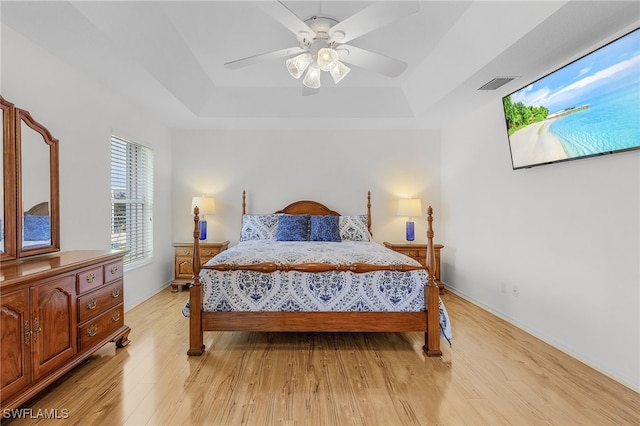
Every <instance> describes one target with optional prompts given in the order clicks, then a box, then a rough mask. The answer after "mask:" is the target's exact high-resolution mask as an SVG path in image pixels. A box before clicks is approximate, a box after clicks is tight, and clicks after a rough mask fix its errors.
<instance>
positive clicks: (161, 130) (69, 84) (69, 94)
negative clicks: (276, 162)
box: [1, 26, 173, 309]
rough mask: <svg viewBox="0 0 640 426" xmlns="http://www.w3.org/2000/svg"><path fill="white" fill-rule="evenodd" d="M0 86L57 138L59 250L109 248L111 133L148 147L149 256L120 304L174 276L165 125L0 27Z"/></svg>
mask: <svg viewBox="0 0 640 426" xmlns="http://www.w3.org/2000/svg"><path fill="white" fill-rule="evenodd" d="M1 93H2V95H3V96H4V97H5V99H7V100H8V101H10V102H13V103H14V104H15V105H16V106H18V107H20V108H23V109H26V110H28V111H29V112H30V113H31V114H32V116H33V117H34V118H35V119H36V120H38V121H39V122H40V123H42V124H43V125H44V126H45V127H47V128H48V129H49V130H50V131H51V133H52V134H53V136H54V137H55V138H57V139H59V141H60V142H59V144H60V145H59V151H60V206H61V208H60V210H61V212H60V216H61V219H60V226H61V235H60V239H61V249H62V250H77V249H104V250H108V249H110V220H111V219H110V218H111V195H110V188H111V169H110V158H111V157H110V155H111V154H110V152H111V151H110V146H111V145H110V137H111V134H112V131H116V132H117V133H118V134H119V135H120V136H124V137H128V138H131V139H132V140H135V141H137V142H140V143H143V144H147V145H149V146H151V147H152V148H153V150H154V162H155V180H154V185H155V189H156V190H155V199H154V203H155V204H154V210H155V211H154V222H155V227H154V230H155V233H154V234H155V235H154V262H153V263H152V264H150V265H147V266H144V267H141V268H137V269H134V270H130V271H127V272H126V273H125V309H129V308H131V307H132V306H134V305H136V304H138V303H140V302H142V301H143V300H145V299H146V298H148V297H149V296H151V295H152V294H154V293H155V292H157V291H158V290H159V289H160V288H161V287H162V286H163V285H165V284H166V283H167V282H168V281H169V280H170V279H171V278H172V277H173V251H172V247H171V236H170V233H169V232H164V231H166V230H168V229H171V209H170V207H169V206H170V204H171V192H170V190H169V188H170V187H171V183H170V182H171V157H170V142H171V139H170V132H169V130H168V129H167V128H166V127H165V126H164V125H163V124H162V123H161V122H159V121H156V120H154V119H152V118H150V117H148V116H147V115H146V114H145V113H143V112H141V111H140V110H139V109H137V108H136V107H135V106H133V105H130V104H128V103H127V102H126V101H124V100H123V99H122V98H121V97H118V96H116V95H114V94H113V93H112V92H110V91H108V90H106V89H105V88H104V87H103V86H101V85H99V84H97V83H96V82H94V81H92V80H89V79H87V78H86V77H85V76H84V75H83V74H82V73H81V72H79V71H77V70H74V69H72V68H70V67H68V66H67V65H66V64H64V63H62V62H60V61H59V60H58V59H56V58H55V57H53V56H51V55H50V54H48V53H47V52H46V51H44V50H42V49H41V48H40V47H38V46H36V45H34V44H33V43H32V42H31V41H29V40H27V39H25V38H24V37H22V36H21V35H19V34H18V33H16V32H15V31H13V30H12V29H10V28H8V27H7V26H2V87H1Z"/></svg>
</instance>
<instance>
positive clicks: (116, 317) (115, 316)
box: [111, 311, 120, 322]
mask: <svg viewBox="0 0 640 426" xmlns="http://www.w3.org/2000/svg"><path fill="white" fill-rule="evenodd" d="M119 319H120V311H115V312H114V313H113V314H112V315H111V321H113V322H118V320H119Z"/></svg>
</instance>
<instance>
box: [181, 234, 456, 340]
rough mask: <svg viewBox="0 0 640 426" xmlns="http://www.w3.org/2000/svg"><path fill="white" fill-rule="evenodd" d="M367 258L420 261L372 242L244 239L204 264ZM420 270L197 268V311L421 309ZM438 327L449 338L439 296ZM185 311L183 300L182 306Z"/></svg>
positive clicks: (378, 261)
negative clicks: (200, 292)
mask: <svg viewBox="0 0 640 426" xmlns="http://www.w3.org/2000/svg"><path fill="white" fill-rule="evenodd" d="M262 262H273V263H279V264H296V263H312V262H313V263H328V264H350V263H357V262H361V263H369V264H374V265H394V264H409V265H418V266H419V265H420V264H419V263H418V262H416V261H415V260H413V259H411V258H410V257H408V256H405V255H403V254H400V253H397V252H395V251H392V250H389V249H387V248H386V247H384V246H382V245H380V244H378V243H375V242H363V241H342V242H324V241H274V240H250V241H242V242H240V243H239V244H238V245H236V246H234V247H231V248H229V249H228V250H226V251H223V252H221V253H220V254H218V255H217V256H216V257H214V258H213V259H211V260H210V261H209V262H208V263H209V264H215V263H228V264H237V265H248V264H255V263H262ZM426 280H427V273H426V271H424V270H416V271H408V272H398V271H375V272H366V273H354V272H339V271H331V272H322V273H307V272H297V271H276V272H274V273H262V272H254V271H213V270H202V271H201V272H200V281H201V283H202V289H203V311H205V312H211V311H262V312H266V311H322V312H328V311H331V312H340V311H350V312H353V311H363V312H416V311H424V285H425V282H426ZM439 304H440V328H441V331H442V335H443V337H445V338H446V339H447V341H449V343H451V326H450V322H449V317H448V314H447V311H446V308H445V307H444V304H443V303H442V301H441V300H440V301H439ZM182 312H183V314H184V315H185V316H189V302H188V301H187V303H186V305H185V306H184V308H183V311H182Z"/></svg>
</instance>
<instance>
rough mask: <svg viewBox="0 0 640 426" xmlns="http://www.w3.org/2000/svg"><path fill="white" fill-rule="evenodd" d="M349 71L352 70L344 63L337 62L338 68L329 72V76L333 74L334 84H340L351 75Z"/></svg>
mask: <svg viewBox="0 0 640 426" xmlns="http://www.w3.org/2000/svg"><path fill="white" fill-rule="evenodd" d="M349 71H351V68H349V67H348V66H346V65H345V64H343V63H342V62H340V61H337V63H336V66H335V67H333V68H331V69H330V70H329V74H331V77H332V78H333V82H334V83H335V84H338V83H339V82H340V80H342V79H343V78H344V77H345V76H346V75H347V74H349Z"/></svg>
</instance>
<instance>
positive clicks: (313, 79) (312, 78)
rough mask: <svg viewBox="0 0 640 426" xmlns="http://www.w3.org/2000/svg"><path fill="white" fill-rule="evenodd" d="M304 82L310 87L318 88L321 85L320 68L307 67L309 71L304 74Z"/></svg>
mask: <svg viewBox="0 0 640 426" xmlns="http://www.w3.org/2000/svg"><path fill="white" fill-rule="evenodd" d="M302 84H304V85H305V86H307V87H308V88H310V89H317V88H318V87H320V68H318V67H315V66H310V67H309V68H308V69H307V73H306V74H305V75H304V79H302Z"/></svg>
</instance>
